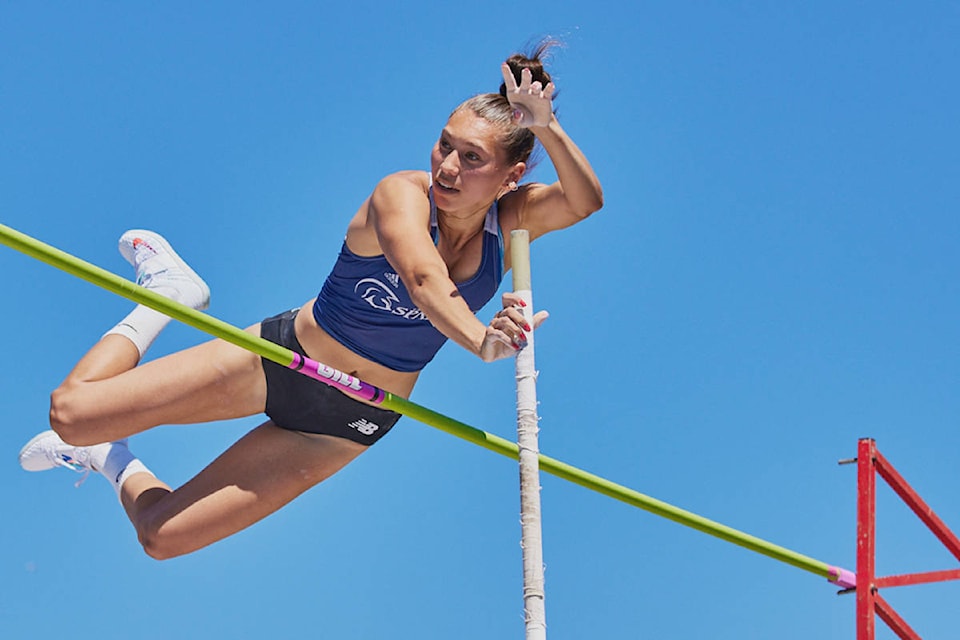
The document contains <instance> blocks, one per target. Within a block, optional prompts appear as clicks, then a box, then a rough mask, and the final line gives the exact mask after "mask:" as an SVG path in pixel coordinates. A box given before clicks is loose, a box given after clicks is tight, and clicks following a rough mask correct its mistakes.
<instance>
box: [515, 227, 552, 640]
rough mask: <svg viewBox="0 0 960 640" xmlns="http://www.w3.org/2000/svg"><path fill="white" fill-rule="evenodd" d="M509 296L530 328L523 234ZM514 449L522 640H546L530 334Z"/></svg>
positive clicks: (522, 360)
mask: <svg viewBox="0 0 960 640" xmlns="http://www.w3.org/2000/svg"><path fill="white" fill-rule="evenodd" d="M510 262H511V268H512V270H513V291H514V293H516V294H518V295H519V296H520V297H521V298H522V299H523V301H524V302H526V306H525V307H523V314H524V317H525V318H526V320H527V324H530V325H531V326H532V324H533V293H532V291H531V288H530V235H529V234H528V233H527V231H526V230H525V229H518V230H516V231H512V232H511V233H510ZM516 368H517V445H518V447H519V449H520V456H519V459H520V526H521V541H520V547H521V548H522V549H523V609H524V617H525V620H526V640H546V637H547V619H546V612H545V608H544V587H543V582H544V580H543V539H542V535H541V521H540V460H539V456H540V446H539V444H538V440H537V432H538V431H539V425H538V422H539V417H538V416H537V371H536V367H535V364H534V358H533V333H532V332H528V333H527V346H526V347H524V348H523V349H522V350H521V351H520V353H518V354H517V367H516Z"/></svg>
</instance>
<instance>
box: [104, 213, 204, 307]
mask: <svg viewBox="0 0 960 640" xmlns="http://www.w3.org/2000/svg"><path fill="white" fill-rule="evenodd" d="M120 255H122V256H123V257H124V259H126V261H127V262H129V263H130V264H131V265H133V267H134V268H135V269H136V270H137V284H139V285H141V286H143V287H146V288H147V289H154V290H157V293H162V294H163V295H165V296H167V297H168V298H172V299H174V300H176V301H177V302H180V303H181V304H185V305H187V306H188V307H191V308H193V309H197V310H203V309H206V308H207V307H208V306H210V288H209V287H208V286H207V283H206V282H204V281H203V279H202V278H201V277H200V276H198V275H197V273H196V272H195V271H194V270H193V269H191V268H190V266H189V265H188V264H187V263H186V262H184V261H183V259H182V258H181V257H180V256H178V255H177V252H176V251H174V250H173V247H171V246H170V243H169V242H167V241H166V240H165V239H164V237H163V236H161V235H160V234H159V233H155V232H153V231H146V230H144V229H131V230H130V231H127V232H126V233H124V234H123V235H122V236H120Z"/></svg>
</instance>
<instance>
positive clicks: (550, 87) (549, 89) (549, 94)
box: [543, 82, 557, 100]
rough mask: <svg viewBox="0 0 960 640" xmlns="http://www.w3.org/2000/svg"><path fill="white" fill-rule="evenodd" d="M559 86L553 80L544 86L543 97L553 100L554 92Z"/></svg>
mask: <svg viewBox="0 0 960 640" xmlns="http://www.w3.org/2000/svg"><path fill="white" fill-rule="evenodd" d="M556 89H557V86H556V85H555V84H553V83H552V82H548V83H547V86H545V87H544V88H543V97H544V98H546V99H547V100H553V92H554V91H556Z"/></svg>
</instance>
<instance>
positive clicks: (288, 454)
mask: <svg viewBox="0 0 960 640" xmlns="http://www.w3.org/2000/svg"><path fill="white" fill-rule="evenodd" d="M366 449H367V447H365V446H363V445H360V444H357V443H355V442H350V441H348V440H344V439H342V438H335V437H331V436H317V435H310V434H303V433H300V432H297V431H287V430H285V429H281V428H279V427H277V426H275V425H274V424H273V423H272V422H269V421H268V422H266V423H265V424H263V425H261V426H259V427H257V428H256V429H254V430H253V431H251V432H250V433H248V434H247V435H246V436H244V437H243V438H241V439H240V440H239V441H238V442H237V443H236V444H234V445H233V446H232V447H230V448H229V449H227V451H225V452H224V453H223V454H222V455H221V456H220V457H219V458H217V459H216V460H214V461H213V462H212V463H211V464H210V465H209V466H208V467H206V468H205V469H204V470H203V471H201V472H200V473H199V474H197V476H196V477H194V478H193V479H192V480H190V481H189V482H187V483H186V484H185V485H183V486H182V487H180V488H179V489H177V490H176V491H173V492H171V493H169V494H167V495H165V496H164V497H163V498H162V499H160V500H158V501H156V502H154V503H152V504H151V505H150V506H149V507H148V512H147V513H142V514H138V516H137V518H136V519H137V520H139V522H140V523H141V525H140V526H138V529H140V530H141V537H144V530H146V532H147V536H146V537H147V538H148V539H150V540H151V544H152V545H153V546H155V547H159V548H160V549H161V553H162V555H164V556H174V555H181V554H183V553H189V552H191V551H195V550H197V549H199V548H201V547H204V546H206V545H208V544H211V543H213V542H216V541H217V540H220V539H222V538H225V537H227V536H229V535H231V534H233V533H236V532H237V531H240V530H241V529H244V528H246V527H248V526H250V525H251V524H253V523H255V522H257V521H258V520H261V519H262V518H264V517H266V516H268V515H270V514H271V513H273V512H274V511H276V510H277V509H279V508H281V507H282V506H284V505H286V504H287V503H289V502H290V501H291V500H293V499H294V498H296V497H297V496H299V495H300V494H301V493H303V492H304V491H306V490H307V489H309V488H311V487H313V486H314V485H316V484H317V483H319V482H321V481H323V480H325V479H326V478H328V477H330V476H331V475H333V474H334V473H336V472H337V471H339V470H340V469H341V468H343V467H344V466H345V465H346V464H347V463H349V462H350V461H351V460H353V459H354V458H356V457H357V456H359V455H360V454H361V453H363V452H364V451H365V450H366Z"/></svg>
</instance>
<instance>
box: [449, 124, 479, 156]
mask: <svg viewBox="0 0 960 640" xmlns="http://www.w3.org/2000/svg"><path fill="white" fill-rule="evenodd" d="M440 135H441V136H446V137H447V138H450V139H452V140H454V141H455V142H458V143H461V144H465V145H466V146H468V147H472V148H473V149H476V150H477V151H481V152H483V153H485V154H487V155H489V154H490V153H491V152H490V150H489V149H487V148H486V147H483V146H481V145H479V144H477V143H476V142H472V141H471V140H466V139H464V138H458V137H457V136H455V135H453V134H452V133H450V131H449V130H448V129H447V128H446V127H444V128H443V130H442V131H441V132H440Z"/></svg>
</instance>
